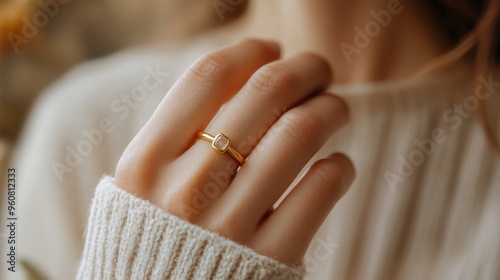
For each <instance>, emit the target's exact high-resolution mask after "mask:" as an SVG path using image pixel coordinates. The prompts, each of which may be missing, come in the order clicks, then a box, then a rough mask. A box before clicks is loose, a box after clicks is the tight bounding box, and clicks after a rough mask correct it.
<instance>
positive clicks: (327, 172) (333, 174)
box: [256, 154, 355, 263]
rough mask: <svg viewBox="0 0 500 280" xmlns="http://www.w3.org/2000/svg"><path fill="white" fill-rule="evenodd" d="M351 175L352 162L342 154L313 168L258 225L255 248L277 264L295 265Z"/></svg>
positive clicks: (351, 178)
mask: <svg viewBox="0 0 500 280" xmlns="http://www.w3.org/2000/svg"><path fill="white" fill-rule="evenodd" d="M354 173H355V172H354V166H353V165H352V162H351V161H350V160H349V159H348V158H347V157H346V156H345V155H343V154H333V155H331V156H330V157H328V158H326V159H322V160H319V161H317V162H316V163H315V164H313V165H312V166H311V168H310V169H309V170H308V172H307V173H306V174H305V175H304V177H303V178H302V179H301V180H300V181H299V182H298V184H297V186H296V187H295V188H294V189H293V190H292V191H291V192H290V194H288V196H287V197H286V198H285V200H283V202H282V203H281V204H280V205H279V206H278V208H277V209H276V210H275V211H274V212H273V213H272V214H271V215H269V217H268V218H267V219H266V220H264V222H263V223H262V224H261V226H260V228H259V229H258V231H257V237H256V240H258V242H259V246H260V247H262V248H263V249H264V248H267V250H271V251H272V252H275V253H276V254H278V256H277V257H278V258H279V259H280V260H281V261H285V262H288V263H299V262H300V260H301V259H302V258H303V257H304V254H305V253H306V251H307V248H308V247H309V244H310V243H311V241H312V239H313V238H314V235H315V234H316V232H317V231H318V229H319V228H320V226H321V224H322V223H323V221H324V220H325V219H326V217H327V216H328V214H329V213H330V211H331V210H332V208H333V207H334V205H335V204H336V203H337V201H338V200H339V199H340V198H341V197H342V196H343V195H344V193H345V192H346V191H347V189H348V188H349V186H350V185H351V183H352V181H353V179H354ZM290 244H293V246H290ZM263 249H261V250H263Z"/></svg>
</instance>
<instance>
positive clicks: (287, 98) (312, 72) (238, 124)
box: [179, 53, 331, 193]
mask: <svg viewBox="0 0 500 280" xmlns="http://www.w3.org/2000/svg"><path fill="white" fill-rule="evenodd" d="M330 80H331V72H330V69H329V67H328V64H327V63H326V62H325V61H324V60H323V59H322V58H320V57H318V56H316V55H313V54H308V53H304V54H301V55H298V56H295V57H292V58H290V59H287V60H282V61H275V62H272V63H269V64H267V65H265V66H263V67H262V68H260V69H259V70H258V71H257V72H256V73H255V74H254V75H252V77H251V78H250V80H249V81H248V83H247V84H246V85H245V86H244V87H243V88H242V89H241V91H240V92H239V93H238V94H237V95H236V96H235V97H234V98H233V99H231V100H230V101H229V102H228V103H227V105H226V106H225V107H224V109H223V110H222V111H221V112H220V113H219V114H218V115H217V116H216V117H215V119H214V121H213V122H212V123H211V124H210V125H209V127H208V128H207V131H208V132H209V133H211V134H212V135H214V136H215V135H216V134H218V133H224V134H225V135H227V136H228V137H229V138H230V139H231V141H232V142H231V143H232V144H231V146H232V147H233V148H235V149H236V150H237V151H238V152H239V153H241V154H242V155H243V157H246V156H248V154H250V152H251V151H252V150H253V148H254V146H256V145H257V143H258V141H259V140H260V138H262V137H263V135H264V134H265V133H266V132H267V131H268V129H269V128H270V127H271V126H272V125H273V124H274V122H276V121H277V120H278V119H279V118H280V117H281V116H282V114H283V113H284V112H285V111H286V110H285V109H282V108H289V107H293V106H295V105H296V104H297V103H299V102H300V101H301V100H303V99H305V98H307V97H309V96H311V95H312V94H314V93H317V90H318V89H320V88H324V87H326V86H328V84H329V83H330ZM179 162H180V164H182V165H185V166H189V169H188V170H187V171H186V172H184V173H183V174H182V176H184V177H185V178H184V179H182V180H183V181H185V180H190V178H198V179H199V178H205V181H203V182H202V183H201V184H200V183H199V182H197V184H196V185H197V186H200V188H201V187H203V186H204V185H205V184H210V182H211V181H214V175H213V174H220V172H225V171H226V170H228V169H231V167H233V168H234V167H237V166H233V165H234V163H235V159H234V158H233V157H232V156H231V155H221V154H220V153H217V152H214V151H213V150H212V148H211V146H210V143H207V142H206V141H198V142H197V143H195V144H194V145H193V146H192V147H191V148H190V149H189V150H188V151H186V153H185V154H184V155H182V157H181V158H179ZM226 175H227V174H226ZM229 175H233V174H231V173H230V174H229ZM219 176H222V175H219ZM223 177H224V180H223V181H224V182H225V183H226V185H227V184H228V183H229V182H230V178H229V176H223ZM191 180H192V179H191ZM219 181H220V180H219ZM222 187H224V186H222ZM220 193H222V192H220Z"/></svg>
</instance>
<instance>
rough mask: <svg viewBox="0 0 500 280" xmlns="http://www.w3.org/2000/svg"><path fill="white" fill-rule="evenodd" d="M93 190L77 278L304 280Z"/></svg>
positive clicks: (153, 209) (110, 186) (145, 207)
mask: <svg viewBox="0 0 500 280" xmlns="http://www.w3.org/2000/svg"><path fill="white" fill-rule="evenodd" d="M113 181H114V180H113V178H111V177H104V178H103V179H102V180H101V182H100V183H99V185H98V186H97V189H96V192H95V197H94V199H93V202H92V206H91V212H90V217H89V221H88V225H87V231H86V241H85V249H84V253H83V259H82V262H81V264H80V268H79V272H78V279H134V280H135V279H175V280H182V279H197V280H198V279H238V280H240V279H252V280H253V279H255V280H257V279H303V278H304V275H305V271H304V269H303V268H302V267H293V266H289V265H286V264H283V263H280V262H278V261H276V260H274V259H272V258H269V257H266V256H263V255H260V254H258V253H256V252H255V251H253V250H251V249H250V248H247V247H245V246H242V245H240V244H237V243H235V242H233V241H231V240H228V239H226V238H224V237H222V236H219V235H217V234H215V233H212V232H210V231H207V230H204V229H202V228H200V227H198V226H195V225H193V224H190V223H188V222H186V221H184V220H182V219H180V218H178V217H176V216H173V215H170V214H168V213H166V212H165V211H164V210H162V209H160V208H158V207H157V206H155V205H153V204H151V203H149V202H147V201H145V200H142V199H140V198H138V197H135V196H133V195H131V194H129V193H127V192H126V191H124V190H122V189H121V188H119V187H118V186H116V185H115V184H114V182H113Z"/></svg>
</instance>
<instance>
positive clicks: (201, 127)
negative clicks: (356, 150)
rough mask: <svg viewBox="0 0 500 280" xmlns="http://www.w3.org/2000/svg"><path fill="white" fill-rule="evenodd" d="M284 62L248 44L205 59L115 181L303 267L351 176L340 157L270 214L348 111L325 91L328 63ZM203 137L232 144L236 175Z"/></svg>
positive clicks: (136, 144)
mask: <svg viewBox="0 0 500 280" xmlns="http://www.w3.org/2000/svg"><path fill="white" fill-rule="evenodd" d="M279 56H280V51H279V47H278V46H277V45H276V44H275V43H272V42H265V41H260V40H246V41H244V42H241V43H239V44H236V45H233V46H229V47H226V48H222V49H219V50H217V51H214V52H211V53H209V54H207V55H205V56H204V57H202V58H201V59H199V60H198V61H197V62H195V63H194V64H193V65H192V66H191V67H190V68H189V69H188V70H187V71H186V72H185V73H184V75H183V76H182V77H181V78H180V79H179V80H178V81H177V83H176V84H175V85H174V86H173V87H172V89H171V90H170V91H169V92H168V94H167V95H166V96H165V98H164V100H163V101H162V103H161V104H160V105H159V107H158V109H157V110H156V111H155V113H154V114H153V116H152V117H151V119H150V120H149V121H148V122H147V124H146V125H145V126H144V128H143V129H142V130H141V131H140V132H139V134H138V135H137V136H136V137H135V138H134V140H133V141H132V142H131V143H130V145H129V146H128V147H127V149H126V150H125V152H124V154H123V155H122V157H121V159H120V161H119V163H118V166H117V169H116V174H115V178H116V184H117V185H119V186H120V187H121V188H123V189H125V190H126V191H128V192H130V193H133V194H135V195H137V196H139V197H141V198H144V199H147V200H149V201H150V202H152V203H154V204H156V205H158V206H159V207H161V208H163V209H164V210H165V211H167V212H168V213H171V214H173V215H176V216H178V217H180V218H182V219H185V220H187V221H189V222H191V223H193V224H196V225H199V226H200V227H203V228H205V229H207V230H210V231H213V232H216V233H218V234H220V235H222V236H225V237H227V238H229V239H232V240H234V241H236V242H238V243H240V244H243V245H246V246H248V247H250V248H252V249H253V250H255V251H256V252H258V253H261V254H263V255H267V256H270V257H272V258H275V259H277V260H278V261H282V262H285V263H290V264H299V263H300V261H301V259H302V258H303V256H304V254H305V252H306V250H307V248H308V246H309V243H310V242H311V240H312V238H313V237H314V235H315V233H316V231H317V230H318V228H319V227H320V225H321V224H322V223H323V221H324V219H325V218H326V216H327V215H328V213H329V212H330V210H331V209H332V207H333V206H334V204H335V203H336V202H337V201H338V200H339V198H340V197H341V196H342V194H343V193H344V192H345V191H346V189H347V187H348V186H349V185H350V183H351V181H352V179H353V177H354V169H353V166H352V164H351V162H350V161H349V160H348V159H347V158H346V157H345V156H343V155H341V154H334V155H332V156H330V157H328V158H325V159H322V160H320V161H318V162H316V163H315V164H314V165H313V166H312V167H311V169H310V170H309V171H308V172H307V173H306V175H305V176H304V177H303V178H302V179H301V180H300V181H299V183H298V185H297V186H296V187H295V188H294V189H293V191H292V192H290V193H289V194H288V195H287V196H286V197H285V199H284V200H283V202H282V203H281V204H279V206H278V207H277V208H276V209H275V210H274V208H273V205H274V204H275V203H276V202H277V201H278V199H279V198H280V197H281V196H282V195H283V193H284V192H285V190H286V189H287V188H288V187H289V186H290V184H291V183H292V181H293V180H294V179H295V178H296V176H297V175H298V174H299V172H300V171H301V169H302V168H303V167H304V166H305V164H306V163H307V162H308V161H309V160H310V159H311V157H312V156H313V155H314V154H315V153H316V152H317V151H318V150H319V149H320V148H321V146H322V145H323V144H324V143H325V141H326V140H327V139H328V138H329V137H330V136H331V135H332V133H334V132H335V131H336V130H338V129H339V128H340V127H341V126H342V125H343V124H345V123H346V122H347V120H348V108H347V106H346V104H345V103H344V102H343V101H342V100H341V99H340V98H338V97H336V96H334V95H331V94H327V93H323V92H322V91H321V90H323V89H325V88H326V87H327V86H328V85H329V84H330V82H331V76H332V74H331V72H330V68H329V67H328V64H327V63H326V62H325V61H324V60H323V59H321V58H320V57H318V56H316V55H313V54H309V53H304V54H300V55H297V56H294V57H291V58H289V59H286V60H277V59H278V58H279ZM226 102H227V104H226V105H225V107H224V108H223V109H222V110H221V111H220V112H219V113H218V114H217V112H218V110H219V109H220V107H221V106H222V105H223V104H224V103H226ZM199 131H205V132H207V133H210V134H212V135H214V136H215V135H217V134H219V133H223V134H225V135H227V136H228V137H229V139H231V140H232V142H231V147H233V148H234V149H236V150H237V151H238V152H239V153H241V155H243V157H245V158H246V159H247V160H246V162H245V163H244V164H243V165H242V167H241V168H240V169H239V170H237V169H238V167H239V164H238V162H237V161H236V160H235V158H233V157H232V156H231V155H229V154H228V153H227V152H226V153H224V154H219V153H217V152H216V151H214V150H213V148H212V147H211V144H210V143H209V142H207V141H205V140H199V139H197V138H196V134H197V132H199Z"/></svg>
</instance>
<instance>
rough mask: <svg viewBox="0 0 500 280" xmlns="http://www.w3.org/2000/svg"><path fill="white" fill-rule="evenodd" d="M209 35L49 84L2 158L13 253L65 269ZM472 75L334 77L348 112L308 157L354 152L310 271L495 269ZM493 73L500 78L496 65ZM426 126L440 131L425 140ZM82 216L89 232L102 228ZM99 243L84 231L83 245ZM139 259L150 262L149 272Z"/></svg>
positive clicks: (492, 159)
mask: <svg viewBox="0 0 500 280" xmlns="http://www.w3.org/2000/svg"><path fill="white" fill-rule="evenodd" d="M219 43H220V44H225V43H227V42H223V41H220V42H217V45H213V44H208V43H206V42H197V43H193V44H190V47H182V48H173V49H166V48H162V49H161V51H152V50H135V51H126V52H123V53H119V54H115V55H113V56H111V57H108V58H105V59H101V60H98V61H94V62H90V63H87V64H85V65H82V66H80V67H78V68H77V69H75V70H73V71H71V72H70V73H68V74H67V75H66V76H65V77H64V78H63V79H62V80H60V81H59V82H58V83H57V84H55V85H54V86H52V87H51V88H50V89H48V91H47V95H45V96H44V98H42V99H41V100H40V102H39V103H38V104H37V106H36V107H35V109H34V111H33V113H32V115H31V117H30V120H29V122H28V125H27V127H26V129H25V131H24V134H23V137H22V139H21V141H20V144H19V147H18V149H17V152H16V154H15V160H14V163H13V166H15V167H16V168H17V172H18V178H19V180H18V186H19V192H18V198H17V199H18V216H19V220H18V222H19V227H18V231H17V239H18V240H17V241H18V244H19V245H18V247H17V257H18V260H19V261H21V260H22V261H25V262H28V263H30V264H31V266H32V267H34V268H36V269H37V270H38V271H39V272H40V273H42V274H44V275H45V276H47V278H49V279H56V280H58V279H63V280H66V279H73V278H74V277H75V276H76V274H77V269H78V266H79V264H80V260H81V258H82V252H83V250H84V244H85V240H84V239H83V236H84V232H85V225H86V223H87V221H88V217H89V205H90V202H91V199H92V197H93V195H94V187H95V186H96V185H97V184H98V182H99V178H100V177H101V176H102V174H104V173H106V174H113V172H114V168H115V166H116V163H117V161H118V159H119V157H120V155H121V153H122V152H123V151H124V149H125V147H126V146H127V144H128V143H129V142H130V141H131V139H132V138H133V137H134V136H135V134H136V133H137V132H138V131H139V129H140V128H141V127H142V126H143V125H144V123H145V122H146V121H147V120H148V118H149V117H150V116H151V114H152V112H153V110H154V109H155V108H156V106H157V105H158V104H159V102H160V101H161V99H162V98H163V96H164V94H165V92H167V90H168V89H169V88H170V86H171V85H172V84H173V83H174V82H175V80H176V79H177V78H178V77H179V75H181V73H182V72H183V71H184V70H185V69H186V68H187V67H188V66H189V65H190V64H191V63H192V62H193V61H194V60H195V59H197V58H198V57H200V56H201V55H202V54H203V53H205V52H206V51H208V50H210V49H213V48H216V47H219ZM157 65H158V67H159V68H160V69H161V70H162V71H165V72H168V73H169V75H168V77H163V76H160V77H158V79H159V80H160V82H159V83H158V87H157V88H155V89H153V90H150V91H148V94H147V96H146V97H144V99H142V100H140V101H137V102H135V101H134V103H131V105H128V104H127V103H126V102H124V101H125V99H124V97H126V96H127V95H130V93H131V91H132V89H134V88H135V87H136V86H138V85H141V83H142V80H143V77H144V76H145V75H147V74H148V71H149V70H148V69H147V68H148V67H153V69H155V67H157ZM150 70H151V69H150ZM469 76H471V75H470V73H468V72H467V71H463V69H459V70H456V71H451V72H449V73H447V74H444V75H434V76H430V77H425V78H420V79H412V80H406V81H399V82H398V81H396V82H383V83H374V84H365V85H353V86H348V87H339V86H334V87H333V88H332V89H331V90H333V91H334V92H336V93H337V94H339V95H342V97H343V98H344V99H345V100H346V102H347V103H348V104H349V106H350V109H351V121H350V122H349V124H348V125H347V126H346V127H344V128H343V129H342V130H341V131H340V132H339V133H337V134H336V135H334V136H333V137H332V138H331V139H330V140H329V141H328V142H327V143H326V144H325V146H324V147H323V148H322V149H321V150H320V151H319V152H318V153H317V155H316V156H315V157H314V158H313V159H312V160H311V163H312V162H313V161H315V160H317V159H319V158H322V157H325V156H326V155H328V154H330V153H331V152H333V151H341V152H344V153H346V154H347V155H348V156H349V157H350V158H351V159H352V161H353V163H354V165H355V168H356V171H357V172H356V173H357V177H356V179H355V181H354V183H353V185H352V187H351V189H350V190H349V192H348V193H347V194H346V196H345V197H344V198H342V200H341V201H340V202H339V203H338V204H337V206H336V207H335V208H334V210H333V211H332V213H331V214H330V215H329V216H328V218H327V219H326V221H325V223H324V225H323V226H322V227H321V229H320V230H319V232H318V234H317V235H316V237H315V238H314V240H313V242H312V244H311V246H310V248H309V251H308V252H307V255H306V257H305V258H304V266H305V268H306V269H307V277H308V278H310V279H318V280H322V279H324V280H331V279H339V280H350V279H361V280H364V279H369V280H388V279H389V280H390V279H404V280H422V279H426V280H427V279H429V280H455V279H456V280H470V279H474V280H483V279H484V280H492V279H500V269H499V266H498V264H499V263H500V235H499V232H500V219H499V218H498V216H499V213H500V159H499V158H500V157H499V156H498V155H497V154H495V153H494V152H493V151H492V149H491V148H490V147H489V146H488V143H487V141H486V137H485V134H484V132H483V131H484V130H483V129H482V127H481V123H480V122H479V121H478V118H476V117H475V116H477V112H478V108H477V107H476V106H475V103H474V100H473V96H474V90H475V81H477V79H474V80H472V79H469V78H468V77H469ZM476 78H477V77H476ZM484 78H485V79H486V80H488V77H484ZM491 79H492V80H493V81H496V82H498V81H500V75H498V72H496V73H493V75H492V78H491ZM488 91H489V92H490V93H491V94H490V97H489V98H488V99H487V103H488V105H489V108H490V109H489V112H490V118H491V119H492V120H493V121H494V126H495V129H496V131H500V110H498V108H500V86H498V84H497V85H495V86H491V87H490V88H488ZM460 106H461V108H462V110H463V111H460ZM106 119H109V120H110V121H111V122H112V128H113V129H112V130H110V131H109V132H106V133H103V137H102V139H100V141H96V144H95V145H94V144H92V145H91V147H92V149H91V151H90V152H88V153H84V154H82V155H79V160H78V161H76V159H75V158H73V157H72V156H75V155H74V154H72V152H71V151H73V150H75V149H77V147H79V145H80V146H81V147H83V146H84V145H85V144H82V143H86V141H88V137H87V136H86V135H88V132H90V131H95V129H97V128H100V124H101V123H102V121H103V120H106ZM433 138H434V139H435V140H437V141H435V140H432V142H429V141H431V140H429V139H433ZM88 142H90V141H88ZM430 143H431V144H430ZM68 160H70V161H71V160H73V161H74V162H73V163H72V164H73V165H74V166H70V165H68V164H67V163H68ZM56 162H57V163H61V164H65V165H66V166H67V167H68V169H65V170H64V172H63V174H62V175H61V176H58V175H57V173H56V172H55V170H54V163H56ZM306 168H307V167H306ZM59 175H60V174H59ZM388 178H389V180H388ZM98 191H102V189H100V190H98ZM116 194H120V192H116ZM121 194H122V195H123V196H124V198H125V197H127V196H126V195H125V194H123V193H121ZM125 199H130V200H131V201H137V203H138V204H140V203H144V202H138V200H134V199H133V198H132V197H128V198H125ZM94 206H95V205H94ZM94 210H95V208H94ZM94 210H93V211H94ZM107 210H109V209H107ZM2 211H4V208H3V207H2ZM94 212H95V211H94ZM151 212H152V213H151V215H152V214H153V213H158V212H157V211H151ZM164 217H167V216H166V215H164ZM165 219H166V220H169V219H170V218H165ZM173 220H175V219H173ZM90 221H91V223H90V224H88V229H89V230H90V229H95V228H96V227H99V226H103V225H99V224H94V223H93V222H92V221H94V220H93V219H92V218H91V219H90ZM100 221H102V220H100ZM186 227H188V226H186ZM192 228H196V227H192ZM200 232H201V231H200ZM143 234H144V233H143ZM146 234H148V233H147V232H146ZM86 238H92V235H89V234H87V236H86ZM215 239H216V238H214V240H215ZM136 240H137V239H136ZM140 241H143V240H140ZM163 241H164V242H170V241H168V240H163ZM93 242H97V243H93ZM98 242H99V241H97V240H93V239H90V240H87V245H88V244H99V243H98ZM121 242H123V241H121ZM118 244H120V243H111V242H108V243H106V246H105V247H103V248H101V250H104V251H106V252H114V250H116V248H118V247H115V246H116V245H118ZM139 244H142V245H144V246H146V247H147V246H151V248H152V247H153V246H154V244H153V243H151V244H149V243H147V242H145V243H139ZM225 244H226V243H225ZM227 244H230V243H227ZM227 246H228V248H229V247H232V248H238V247H237V246H235V245H234V244H233V245H227ZM113 248H114V249H113ZM119 248H121V249H123V250H134V248H133V247H131V248H128V247H119ZM91 249H92V250H94V249H95V247H92V246H90V249H88V250H87V251H86V255H85V258H84V263H83V267H85V268H86V267H95V268H98V269H100V268H102V265H105V266H108V265H110V264H109V263H102V262H98V263H96V261H97V260H98V259H97V257H99V258H102V257H104V256H105V255H103V254H97V255H96V258H95V259H92V257H91V258H90V259H89V254H90V255H93V254H92V252H93V251H91ZM164 249H165V250H167V248H164ZM2 252H3V251H2ZM241 252H243V251H241ZM118 257H119V256H118ZM162 257H164V256H163V255H162ZM247 257H249V258H254V259H259V257H257V256H255V255H253V257H252V254H248V255H247ZM147 259H150V258H147ZM153 259H154V258H153ZM261 259H262V260H264V258H261ZM89 260H94V261H91V262H90V263H87V262H88V261H89ZM106 260H113V258H107V259H106ZM154 263H155V262H154V261H152V262H148V263H147V264H146V263H144V264H142V265H151V267H153V266H152V265H153V264H154ZM112 264H113V263H111V265H110V266H112ZM131 264H138V263H134V262H131ZM0 265H5V263H4V261H1V262H0ZM18 265H19V272H18V273H16V274H15V275H13V274H6V273H7V270H6V269H4V268H3V267H1V271H0V273H2V274H0V278H1V279H9V280H10V279H16V278H15V277H14V276H19V278H20V279H27V276H26V271H27V270H26V269H23V267H22V265H20V264H18ZM196 265H199V264H196ZM100 266H101V267H100ZM184 266H185V267H184ZM129 267H130V268H131V269H132V267H134V266H133V265H130V266H129V265H128V264H127V269H128V268H129ZM176 267H177V268H176V269H173V268H170V267H168V268H165V269H167V270H170V271H182V270H183V269H190V267H192V266H191V265H190V263H189V262H182V263H177V266H176ZM148 268H149V267H148ZM148 268H146V270H147V273H152V271H151V270H148ZM110 271H112V270H110ZM110 271H106V273H110ZM116 271H123V270H116ZM217 271H219V270H217ZM193 273H197V272H196V270H193ZM217 273H218V272H217Z"/></svg>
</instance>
